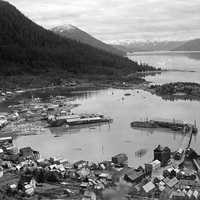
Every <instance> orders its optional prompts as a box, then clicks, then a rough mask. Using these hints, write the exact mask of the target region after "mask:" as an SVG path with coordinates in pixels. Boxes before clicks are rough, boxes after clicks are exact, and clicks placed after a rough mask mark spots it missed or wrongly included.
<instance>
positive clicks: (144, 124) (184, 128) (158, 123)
mask: <svg viewBox="0 0 200 200" xmlns="http://www.w3.org/2000/svg"><path fill="white" fill-rule="evenodd" d="M131 127H133V128H153V129H155V128H166V129H170V130H172V131H180V132H183V133H188V132H192V133H194V134H196V133H197V132H198V129H197V127H196V124H194V125H193V124H187V123H184V122H182V121H178V120H167V119H166V120H164V119H155V120H146V121H134V122H131Z"/></svg>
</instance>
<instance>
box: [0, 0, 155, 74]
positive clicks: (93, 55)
mask: <svg viewBox="0 0 200 200" xmlns="http://www.w3.org/2000/svg"><path fill="white" fill-rule="evenodd" d="M0 66H1V68H0V75H1V76H13V75H23V74H31V75H40V74H41V73H43V74H47V73H50V72H53V74H54V75H55V74H56V73H58V72H59V71H60V72H62V73H61V74H63V73H65V74H73V75H75V76H76V75H81V74H87V75H96V76H97V75H101V74H102V75H107V76H113V77H116V76H122V75H123V74H127V73H132V72H136V71H141V70H146V69H147V70H151V69H153V68H151V67H148V66H146V65H145V66H143V65H139V64H138V63H136V62H133V61H131V60H129V59H128V58H124V57H121V56H117V55H113V54H111V53H108V52H106V51H103V50H100V49H97V48H94V47H91V46H89V45H86V44H83V43H80V42H77V41H74V40H71V39H66V38H63V37H60V36H58V35H56V34H55V33H53V32H52V31H49V30H46V29H44V28H43V27H41V26H39V25H37V24H36V23H34V22H32V21H31V20H30V19H28V18H27V17H25V16H24V15H23V14H22V13H21V12H20V11H19V10H17V9H16V8H15V7H14V6H13V5H11V4H10V3H8V2H5V1H1V0H0ZM54 72H55V73H54Z"/></svg>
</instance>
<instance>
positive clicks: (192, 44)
mask: <svg viewBox="0 0 200 200" xmlns="http://www.w3.org/2000/svg"><path fill="white" fill-rule="evenodd" d="M173 50H174V51H200V39H194V40H189V41H187V42H185V43H184V44H182V45H180V46H179V47H177V48H174V49H173Z"/></svg>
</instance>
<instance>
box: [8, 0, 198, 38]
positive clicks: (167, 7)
mask: <svg viewBox="0 0 200 200" xmlns="http://www.w3.org/2000/svg"><path fill="white" fill-rule="evenodd" d="M8 1H9V2H10V3H12V4H14V5H15V6H16V7H17V8H18V9H19V10H21V11H22V12H23V13H24V14H25V15H26V16H28V17H29V18H31V19H32V20H33V21H35V22H36V23H38V24H40V25H42V26H44V27H45V28H51V27H54V26H57V25H64V24H72V25H75V26H77V27H79V28H81V29H83V30H85V31H86V32H88V33H90V34H92V35H93V36H95V37H97V38H98V39H101V40H103V41H105V42H114V41H127V40H185V39H191V38H197V37H198V38H200V0H8Z"/></svg>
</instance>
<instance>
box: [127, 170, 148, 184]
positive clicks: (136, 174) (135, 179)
mask: <svg viewBox="0 0 200 200" xmlns="http://www.w3.org/2000/svg"><path fill="white" fill-rule="evenodd" d="M144 177H145V173H144V172H143V171H137V170H135V169H131V170H129V171H128V172H126V173H125V175H124V180H126V181H128V182H132V183H139V182H140V181H141V180H142V179H143V178H144Z"/></svg>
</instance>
